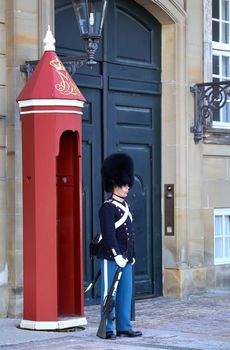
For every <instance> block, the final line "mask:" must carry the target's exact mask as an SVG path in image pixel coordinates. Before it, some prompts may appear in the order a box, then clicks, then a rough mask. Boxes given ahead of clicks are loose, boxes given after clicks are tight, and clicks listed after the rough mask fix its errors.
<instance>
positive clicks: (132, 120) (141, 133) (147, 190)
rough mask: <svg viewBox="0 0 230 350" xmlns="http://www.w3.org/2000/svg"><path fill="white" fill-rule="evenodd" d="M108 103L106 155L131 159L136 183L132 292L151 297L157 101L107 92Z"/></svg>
mask: <svg viewBox="0 0 230 350" xmlns="http://www.w3.org/2000/svg"><path fill="white" fill-rule="evenodd" d="M108 100H109V103H108V105H109V115H110V119H109V128H108V130H110V131H112V130H113V132H111V133H110V134H108V144H109V151H110V152H109V153H112V152H114V151H115V150H119V151H121V152H127V153H128V154H130V155H131V156H132V158H133V159H134V169H135V182H134V187H133V188H132V190H131V191H130V194H129V196H128V201H129V203H130V205H131V208H132V212H133V217H134V229H135V235H136V237H135V241H136V247H137V249H136V257H137V259H136V261H137V264H136V269H135V275H136V282H135V292H136V295H140V294H142V295H143V294H144V295H148V294H149V295H154V294H155V292H156V291H155V290H154V284H153V270H152V258H153V235H152V233H153V218H154V217H155V216H154V213H153V212H154V210H156V205H155V203H154V200H153V196H152V193H153V191H154V186H153V184H154V182H155V179H154V172H153V170H152V159H153V158H157V155H155V154H154V152H155V149H156V147H154V146H155V145H154V143H155V142H157V141H155V139H159V135H156V130H158V128H155V125H157V124H159V123H160V120H159V113H158V114H157V115H156V114H155V111H156V108H155V106H156V105H157V104H158V105H159V103H160V97H159V96H154V97H153V96H148V95H147V96H146V95H144V96H142V95H137V94H128V93H117V92H109V94H108ZM157 100H158V101H157ZM157 200H158V201H159V198H158V199H157ZM158 214H159V213H158ZM158 234H159V232H158Z"/></svg>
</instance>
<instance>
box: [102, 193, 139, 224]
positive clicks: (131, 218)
mask: <svg viewBox="0 0 230 350" xmlns="http://www.w3.org/2000/svg"><path fill="white" fill-rule="evenodd" d="M105 202H110V203H113V204H114V205H115V206H117V207H119V208H120V209H121V210H123V211H124V215H123V216H122V217H121V218H120V219H119V220H118V221H116V222H115V228H116V229H117V228H118V227H120V226H121V225H123V224H124V222H125V221H126V220H127V217H128V216H129V217H130V220H131V221H133V217H132V214H131V213H130V211H129V206H128V204H127V203H126V202H125V205H123V204H122V203H119V202H117V201H116V202H115V201H113V200H111V199H109V200H106V201H105Z"/></svg>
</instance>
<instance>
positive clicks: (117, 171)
mask: <svg viewBox="0 0 230 350" xmlns="http://www.w3.org/2000/svg"><path fill="white" fill-rule="evenodd" d="M101 175H102V181H103V186H104V189H105V191H106V192H112V190H113V188H114V186H119V187H121V186H124V185H127V184H128V185H129V187H132V186H133V182H134V174H133V160H132V158H131V157H130V156H128V154H126V153H113V154H111V155H110V156H109V157H108V158H106V159H105V160H104V162H103V164H102V168H101Z"/></svg>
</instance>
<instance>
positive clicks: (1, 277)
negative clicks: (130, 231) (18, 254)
mask: <svg viewBox="0 0 230 350" xmlns="http://www.w3.org/2000/svg"><path fill="white" fill-rule="evenodd" d="M0 71H1V74H0V316H6V315H7V309H8V272H9V268H8V264H7V201H6V186H7V183H6V16H5V0H1V1H0Z"/></svg>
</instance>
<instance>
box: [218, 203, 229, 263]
mask: <svg viewBox="0 0 230 350" xmlns="http://www.w3.org/2000/svg"><path fill="white" fill-rule="evenodd" d="M214 230H215V232H214V252H215V254H214V262H215V264H226V263H230V208H227V209H226V208H225V209H224V208H221V209H215V210H214Z"/></svg>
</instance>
